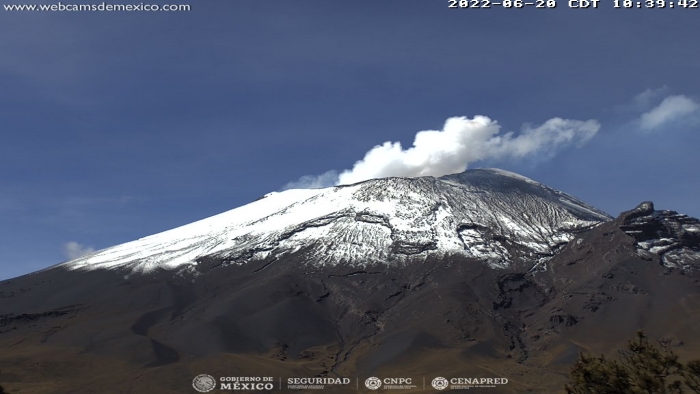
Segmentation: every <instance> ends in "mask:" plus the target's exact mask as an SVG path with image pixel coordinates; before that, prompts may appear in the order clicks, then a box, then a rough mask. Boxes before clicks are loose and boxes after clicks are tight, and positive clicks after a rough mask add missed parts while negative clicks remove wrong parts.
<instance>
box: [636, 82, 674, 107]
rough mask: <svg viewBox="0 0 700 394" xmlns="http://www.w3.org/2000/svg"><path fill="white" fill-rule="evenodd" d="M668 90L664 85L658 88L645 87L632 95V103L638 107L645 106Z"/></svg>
mask: <svg viewBox="0 0 700 394" xmlns="http://www.w3.org/2000/svg"><path fill="white" fill-rule="evenodd" d="M667 91H668V86H666V85H664V86H662V87H660V88H658V89H647V90H645V91H643V92H642V93H639V94H638V95H636V96H635V97H634V103H635V104H636V106H638V107H647V106H649V105H651V103H652V101H654V100H655V99H656V98H657V97H660V96H661V95H663V94H665V93H666V92H667Z"/></svg>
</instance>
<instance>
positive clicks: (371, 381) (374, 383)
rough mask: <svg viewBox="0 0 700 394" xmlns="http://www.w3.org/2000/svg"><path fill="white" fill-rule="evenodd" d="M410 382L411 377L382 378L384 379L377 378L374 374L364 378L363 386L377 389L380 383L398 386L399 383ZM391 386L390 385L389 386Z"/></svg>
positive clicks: (405, 383) (406, 383)
mask: <svg viewBox="0 0 700 394" xmlns="http://www.w3.org/2000/svg"><path fill="white" fill-rule="evenodd" d="M410 384H412V379H411V378H384V379H379V378H378V377H376V376H372V377H371V378H367V380H365V387H367V388H368V389H370V390H378V389H379V388H380V387H382V385H385V386H399V385H410ZM389 388H391V387H389Z"/></svg>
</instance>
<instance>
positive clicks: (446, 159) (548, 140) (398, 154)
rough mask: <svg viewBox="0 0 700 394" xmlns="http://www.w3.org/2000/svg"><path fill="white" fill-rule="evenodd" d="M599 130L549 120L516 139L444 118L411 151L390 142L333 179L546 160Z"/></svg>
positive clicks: (479, 122)
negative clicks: (483, 162) (495, 161)
mask: <svg viewBox="0 0 700 394" xmlns="http://www.w3.org/2000/svg"><path fill="white" fill-rule="evenodd" d="M598 130H600V124H599V123H598V122H597V121H595V120H588V121H579V120H570V119H561V118H553V119H550V120H548V121H546V122H545V123H543V124H542V125H540V126H537V127H532V126H525V127H524V128H523V130H522V131H521V132H520V133H519V134H517V135H516V134H515V133H512V132H509V133H506V134H504V135H499V133H500V131H501V126H500V125H499V124H498V122H496V121H495V120H491V119H490V118H488V117H486V116H475V117H474V118H473V119H469V118H467V117H453V118H449V119H447V121H446V122H445V125H444V126H443V128H442V130H426V131H420V132H418V133H416V136H415V139H414V142H413V146H411V147H410V148H407V149H404V148H403V147H402V146H401V143H400V142H390V141H387V142H384V143H383V144H382V145H377V146H375V147H374V148H372V149H370V150H369V151H368V152H367V153H366V154H365V156H364V158H363V159H362V160H359V161H357V162H356V163H355V164H354V165H353V167H352V169H348V170H345V171H342V172H341V173H340V174H339V175H337V182H336V184H341V185H343V184H350V183H356V182H361V181H364V180H367V179H373V178H382V177H392V176H398V177H418V176H429V175H432V176H441V175H446V174H453V173H457V172H461V171H464V170H466V169H467V166H468V165H469V164H470V163H473V162H476V161H480V160H486V159H517V158H523V157H526V156H535V155H538V156H540V157H551V156H554V155H555V154H556V153H557V152H558V151H559V150H560V149H562V148H564V147H566V146H569V145H572V144H576V145H579V146H580V145H582V144H585V143H586V142H588V141H589V140H590V139H591V138H593V136H594V135H595V134H596V133H597V132H598ZM331 175H332V176H335V175H336V173H335V172H333V171H329V172H326V173H324V174H322V175H319V176H311V175H306V176H304V177H302V178H300V179H299V180H298V181H295V182H290V183H289V184H287V186H289V185H295V186H296V187H304V185H318V186H316V187H322V186H329V185H330V184H329V182H332V180H333V178H332V176H331Z"/></svg>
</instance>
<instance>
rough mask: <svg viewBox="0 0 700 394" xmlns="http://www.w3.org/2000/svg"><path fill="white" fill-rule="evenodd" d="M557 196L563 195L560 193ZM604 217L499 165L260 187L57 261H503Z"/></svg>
mask: <svg viewBox="0 0 700 394" xmlns="http://www.w3.org/2000/svg"><path fill="white" fill-rule="evenodd" d="M562 199H563V200H562ZM608 219H609V217H608V216H607V215H605V214H603V213H600V211H596V210H595V209H594V208H591V207H588V206H586V205H585V204H583V203H582V202H580V201H578V200H576V199H575V198H574V197H571V196H568V195H566V194H564V193H561V192H557V191H555V190H552V189H550V188H548V187H546V186H543V185H541V184H539V183H537V182H535V181H532V180H530V179H528V178H525V177H522V176H520V175H517V174H512V173H509V172H506V171H502V170H469V171H466V172H464V173H462V174H456V175H454V176H447V177H442V178H433V177H423V178H412V179H408V178H386V179H377V180H370V181H365V182H361V183H358V184H354V185H348V186H337V187H331V188H326V189H300V190H287V191H284V192H279V193H270V194H267V195H266V196H265V197H264V198H262V199H260V200H258V201H255V202H252V203H250V204H248V205H245V206H242V207H239V208H236V209H233V210H231V211H228V212H225V213H222V214H220V215H216V216H213V217H210V218H207V219H204V220H200V221H198V222H194V223H192V224H188V225H185V226H182V227H178V228H176V229H173V230H169V231H165V232H163V233H159V234H155V235H152V236H149V237H145V238H142V239H139V240H136V241H133V242H129V243H126V244H122V245H118V246H114V247H111V248H107V249H104V250H101V251H98V252H95V253H93V254H91V255H88V256H84V257H82V258H79V259H76V260H73V261H70V262H67V263H64V264H63V266H64V267H66V268H69V269H100V268H102V269H111V268H127V269H131V270H133V271H137V272H148V271H151V270H155V269H176V268H178V267H179V268H182V267H183V266H188V265H189V266H194V265H196V264H197V261H198V260H200V259H201V258H202V257H205V256H209V257H216V258H220V259H222V260H225V261H227V262H230V263H232V264H245V263H247V262H248V261H251V260H256V259H265V258H270V257H271V256H274V257H281V256H284V255H288V254H290V253H295V252H298V251H300V250H302V249H303V250H304V251H305V260H306V263H307V264H313V265H316V266H323V265H334V264H349V265H357V266H361V265H367V264H396V263H404V262H408V261H410V260H411V259H414V258H416V257H421V258H425V257H427V256H429V255H434V256H446V255H462V256H465V257H470V258H474V259H479V260H483V261H486V262H488V263H489V264H490V265H492V266H494V267H500V268H505V267H508V266H511V265H512V264H515V263H518V262H522V261H529V260H532V261H535V260H539V259H542V258H543V256H545V257H546V256H551V255H553V254H554V253H555V250H556V249H557V247H558V246H560V244H561V243H565V242H568V241H569V240H570V239H571V238H572V237H573V232H575V231H577V230H579V229H581V228H585V227H587V226H591V225H595V224H597V223H599V222H601V221H605V220H608Z"/></svg>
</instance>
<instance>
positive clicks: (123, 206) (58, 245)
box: [0, 0, 700, 279]
mask: <svg viewBox="0 0 700 394" xmlns="http://www.w3.org/2000/svg"><path fill="white" fill-rule="evenodd" d="M8 3H9V1H8V0H3V4H8ZM190 4H191V6H192V10H191V11H190V12H180V13H173V12H170V13H167V12H161V13H156V12H150V13H148V12H131V13H106V12H102V13H87V12H82V13H78V12H73V13H69V12H24V13H20V12H7V11H2V10H0V54H1V55H0V81H1V85H0V86H2V88H1V89H0V121H1V122H2V123H1V124H0V137H1V140H0V239H1V240H2V241H0V279H2V278H9V277H14V276H17V275H21V274H24V273H27V272H31V271H34V270H37V269H41V268H44V267H47V266H49V265H53V264H56V263H59V262H61V261H64V260H66V259H67V258H68V256H70V255H75V254H79V253H81V252H82V251H85V250H89V249H90V248H92V249H101V248H105V247H108V246H111V245H115V244H119V243H123V242H127V241H130V240H133V239H136V238H139V237H143V236H146V235H150V234H153V233H156V232H159V231H163V230H167V229H170V228H172V227H175V226H178V225H182V224H186V223H189V222H192V221H195V220H198V219H201V218H204V217H207V216H211V215H214V214H217V213H220V212H223V211H226V210H229V209H232V208H234V207H237V206H240V205H243V204H245V203H248V202H250V201H252V200H255V199H256V198H258V197H259V196H261V195H263V194H265V193H268V192H270V191H275V190H280V189H281V188H283V187H284V185H286V184H288V183H289V182H292V181H295V180H297V179H299V178H300V177H302V176H305V175H311V176H315V175H319V174H323V173H325V172H326V171H329V170H335V171H343V170H348V169H352V168H353V165H354V163H355V162H356V161H358V160H362V159H363V157H364V156H365V154H366V153H367V152H368V151H370V150H371V149H372V148H373V147H374V146H376V145H381V144H383V143H384V142H386V141H390V142H399V143H401V149H403V150H406V149H410V147H411V146H412V144H413V142H414V137H415V136H416V133H417V132H419V131H422V130H437V131H440V130H442V128H443V125H444V124H445V121H446V120H447V119H448V118H451V117H459V116H464V117H468V118H470V119H472V118H473V117H474V116H476V115H483V116H488V117H489V118H490V119H492V120H495V121H497V122H498V125H500V133H499V134H498V135H497V136H503V135H504V134H506V133H507V132H512V133H513V134H512V138H516V137H517V136H519V135H521V134H523V133H526V132H527V130H538V127H539V126H541V125H542V124H544V123H545V122H547V121H548V120H549V119H552V118H562V119H567V120H571V121H580V122H583V121H589V120H590V121H593V122H596V124H598V125H599V128H598V129H597V132H595V134H594V135H592V136H590V138H587V139H585V141H583V140H582V139H576V138H574V139H573V140H571V141H569V142H567V143H564V144H558V145H551V144H549V145H548V144H544V145H541V146H540V147H539V148H538V149H537V150H535V151H532V152H531V153H529V154H525V155H522V156H518V155H514V154H502V155H490V156H486V157H481V158H477V159H475V158H474V157H471V158H470V159H469V163H468V165H469V167H472V168H473V167H486V166H494V167H500V168H504V169H508V170H511V171H514V172H518V173H521V174H523V175H526V176H529V177H531V178H533V179H535V180H538V181H541V182H543V183H545V184H548V185H550V186H552V187H554V188H557V189H560V190H563V191H565V192H568V193H571V194H573V195H576V196H578V197H579V198H581V199H583V200H584V201H586V202H588V203H589V204H591V205H594V206H596V207H598V208H601V209H603V210H605V211H607V212H608V213H610V214H613V215H617V214H618V213H619V212H620V211H622V210H626V209H630V208H633V207H634V206H635V205H636V204H637V203H639V202H641V201H643V200H653V201H654V202H655V203H656V205H657V207H658V208H662V209H673V210H677V211H680V212H682V213H687V214H690V215H693V216H700V207H699V206H698V203H697V200H698V198H697V196H698V194H700V176H699V175H698V168H700V159H699V156H698V148H699V147H700V134H699V133H698V129H699V127H700V110H699V109H698V103H700V78H698V71H699V70H700V52H698V50H697V49H698V44H697V37H698V36H700V24H698V23H697V20H698V16H700V10H696V9H679V8H675V9H663V10H662V9H653V10H648V9H641V10H637V9H629V10H620V9H613V8H612V4H601V5H600V8H598V9H587V10H572V9H568V7H567V6H566V2H564V1H559V2H558V7H557V8H556V9H554V10H547V9H532V8H529V9H509V10H506V9H499V8H493V9H488V10H484V9H482V10H477V9H467V10H459V9H458V10H454V9H448V8H447V5H448V2H447V1H436V0H419V1H415V0H380V1H377V0H372V1H366V0H353V1H338V0H323V1H320V0H312V1H307V0H296V1H287V0H284V1H282V0H270V1H266V2H259V1H257V2H254V1H240V0H224V1H219V0H193V1H192V2H191V3H190ZM524 125H529V126H524ZM497 136H496V137H497ZM550 142H551V141H550ZM465 164H467V163H465Z"/></svg>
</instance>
